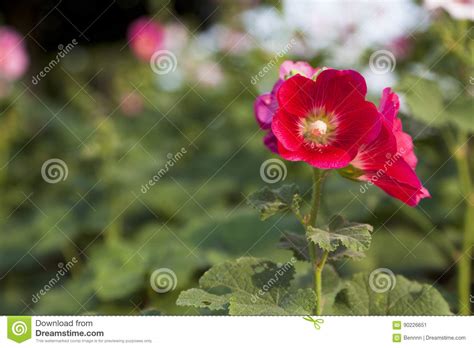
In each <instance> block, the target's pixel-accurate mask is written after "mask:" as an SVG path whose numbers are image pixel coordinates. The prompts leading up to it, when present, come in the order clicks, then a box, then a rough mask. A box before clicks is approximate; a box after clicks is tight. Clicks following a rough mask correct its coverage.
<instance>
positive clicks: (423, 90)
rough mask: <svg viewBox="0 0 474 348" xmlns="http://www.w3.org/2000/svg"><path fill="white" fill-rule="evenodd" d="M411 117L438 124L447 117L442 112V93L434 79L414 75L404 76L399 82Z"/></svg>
mask: <svg viewBox="0 0 474 348" xmlns="http://www.w3.org/2000/svg"><path fill="white" fill-rule="evenodd" d="M400 89H401V90H402V92H404V94H405V97H406V101H407V104H408V106H409V107H410V110H411V112H412V115H413V117H415V118H417V119H418V120H420V121H423V122H424V123H429V124H430V125H433V126H435V125H440V124H443V123H445V122H446V121H447V120H448V118H447V117H446V115H445V112H444V106H443V94H442V93H441V90H440V89H439V87H438V83H437V82H436V81H432V80H427V79H424V78H420V77H418V76H414V75H408V76H406V77H405V78H404V79H403V81H402V82H401V84H400Z"/></svg>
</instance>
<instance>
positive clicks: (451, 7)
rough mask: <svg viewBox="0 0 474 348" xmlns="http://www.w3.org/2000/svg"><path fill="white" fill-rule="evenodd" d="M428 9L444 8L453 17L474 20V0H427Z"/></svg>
mask: <svg viewBox="0 0 474 348" xmlns="http://www.w3.org/2000/svg"><path fill="white" fill-rule="evenodd" d="M425 6H426V8H427V9H428V10H434V9H437V8H443V9H444V10H446V12H448V13H449V14H450V15H451V16H452V17H453V18H456V19H470V20H471V21H472V20H474V0H425Z"/></svg>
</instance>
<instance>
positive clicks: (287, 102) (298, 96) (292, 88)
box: [277, 75, 316, 117]
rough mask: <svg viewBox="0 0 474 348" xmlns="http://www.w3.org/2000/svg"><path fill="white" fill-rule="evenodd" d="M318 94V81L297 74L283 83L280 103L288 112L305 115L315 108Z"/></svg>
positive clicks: (279, 95) (278, 94)
mask: <svg viewBox="0 0 474 348" xmlns="http://www.w3.org/2000/svg"><path fill="white" fill-rule="evenodd" d="M315 95H316V82H314V81H313V80H311V79H309V78H306V77H303V76H301V75H295V76H293V77H291V78H289V79H288V80H286V81H285V82H283V84H282V85H281V87H280V88H279V90H278V93H277V96H278V105H279V106H280V108H283V109H284V110H285V111H286V112H287V113H290V114H293V115H295V116H299V117H304V116H306V115H307V114H308V113H309V112H310V111H311V110H313V109H314V106H315V102H314V97H315Z"/></svg>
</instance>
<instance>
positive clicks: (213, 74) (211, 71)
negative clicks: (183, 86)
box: [196, 61, 224, 87]
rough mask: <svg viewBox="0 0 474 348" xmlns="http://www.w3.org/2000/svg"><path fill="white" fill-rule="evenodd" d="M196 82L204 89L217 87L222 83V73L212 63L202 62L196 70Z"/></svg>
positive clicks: (217, 65) (218, 67)
mask: <svg viewBox="0 0 474 348" xmlns="http://www.w3.org/2000/svg"><path fill="white" fill-rule="evenodd" d="M196 79H197V82H198V83H199V84H201V85H203V86H205V87H217V86H219V85H220V84H221V83H222V82H223V81H224V73H223V72H222V69H221V67H220V65H219V64H217V63H215V62H213V61H207V62H202V64H200V65H199V69H197V70H196Z"/></svg>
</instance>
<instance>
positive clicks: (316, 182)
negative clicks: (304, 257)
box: [308, 168, 328, 315]
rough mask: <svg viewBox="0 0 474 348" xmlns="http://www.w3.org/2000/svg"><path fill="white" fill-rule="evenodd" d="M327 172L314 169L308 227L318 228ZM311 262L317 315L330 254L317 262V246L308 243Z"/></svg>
mask: <svg viewBox="0 0 474 348" xmlns="http://www.w3.org/2000/svg"><path fill="white" fill-rule="evenodd" d="M324 177H325V172H324V171H323V170H319V169H318V168H313V197H312V199H311V211H310V213H309V219H308V226H312V227H316V219H317V217H318V211H319V206H320V201H321V189H322V183H323V179H324ZM308 243H309V244H308V249H309V256H310V262H311V265H312V267H313V271H314V291H315V293H316V315H321V313H322V270H323V267H324V264H325V263H326V260H327V256H328V253H324V254H323V256H322V258H321V260H320V261H319V262H318V260H316V250H315V245H314V243H312V242H308Z"/></svg>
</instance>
